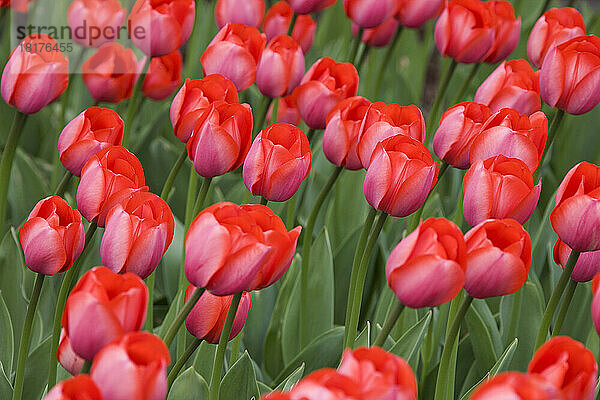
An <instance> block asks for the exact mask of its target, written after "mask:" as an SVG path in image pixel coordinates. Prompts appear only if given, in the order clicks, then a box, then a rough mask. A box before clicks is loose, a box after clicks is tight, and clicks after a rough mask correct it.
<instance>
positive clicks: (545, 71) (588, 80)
mask: <svg viewBox="0 0 600 400" xmlns="http://www.w3.org/2000/svg"><path fill="white" fill-rule="evenodd" d="M540 93H541V95H542V99H543V100H544V101H545V102H546V103H547V104H548V105H549V106H550V107H555V108H558V109H561V110H564V111H565V112H567V113H569V114H573V115H579V114H585V113H586V112H588V111H590V110H591V109H592V108H594V107H596V104H598V102H599V101H600V38H598V37H596V36H594V35H587V36H579V37H576V38H573V39H571V40H569V41H568V42H565V43H562V44H559V45H557V46H554V47H553V48H552V49H550V50H549V51H548V53H547V54H546V57H545V58H544V63H543V64H542V70H541V72H540Z"/></svg>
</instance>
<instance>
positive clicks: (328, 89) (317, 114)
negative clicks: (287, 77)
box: [294, 57, 358, 129]
mask: <svg viewBox="0 0 600 400" xmlns="http://www.w3.org/2000/svg"><path fill="white" fill-rule="evenodd" d="M357 90H358V72H356V68H355V67H354V65H352V64H350V63H338V62H336V61H334V60H333V59H331V58H329V57H323V58H320V59H319V60H317V61H316V62H315V63H314V64H313V65H312V66H311V67H310V69H309V70H308V71H307V72H306V74H304V77H303V78H302V81H301V82H300V86H298V87H297V88H296V90H294V96H295V97H296V103H297V106H298V111H299V112H300V116H301V117H302V119H303V120H304V122H306V124H307V125H308V126H309V128H312V129H324V128H325V122H326V119H327V114H329V112H330V111H331V110H332V109H333V107H335V106H336V105H337V104H338V103H339V102H340V101H342V100H344V99H347V98H348V97H352V96H356V91H357Z"/></svg>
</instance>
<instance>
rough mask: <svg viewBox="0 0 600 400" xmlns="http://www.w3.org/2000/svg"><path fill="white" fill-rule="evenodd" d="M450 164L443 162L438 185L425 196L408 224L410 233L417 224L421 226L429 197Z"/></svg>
mask: <svg viewBox="0 0 600 400" xmlns="http://www.w3.org/2000/svg"><path fill="white" fill-rule="evenodd" d="M449 166H450V164H448V163H447V162H445V161H442V162H441V166H440V172H439V173H438V182H437V183H436V185H435V186H434V187H432V188H431V190H430V191H429V193H428V194H427V197H426V198H425V201H424V202H423V204H422V205H421V207H419V209H418V210H417V211H415V212H414V214H413V215H412V217H411V219H410V223H409V224H408V227H407V232H408V233H411V232H412V231H414V230H415V229H417V226H419V224H420V223H421V216H422V215H423V210H424V209H425V206H426V205H427V200H429V198H430V197H431V195H432V194H433V192H434V191H435V189H436V188H437V187H438V186H439V185H438V183H439V181H440V179H442V176H444V174H445V173H446V171H447V170H448V167H449Z"/></svg>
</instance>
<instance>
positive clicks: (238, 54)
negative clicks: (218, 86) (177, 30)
mask: <svg viewBox="0 0 600 400" xmlns="http://www.w3.org/2000/svg"><path fill="white" fill-rule="evenodd" d="M266 42H267V39H266V36H265V34H264V33H260V32H259V31H258V29H256V28H255V27H253V26H246V25H242V24H227V25H225V26H224V27H223V28H221V30H220V31H219V33H217V35H216V36H215V37H214V38H213V40H212V41H211V42H210V43H209V45H208V48H207V49H206V50H205V51H204V53H203V54H202V57H200V62H201V63H202V68H204V73H205V74H206V75H210V74H221V75H223V76H225V77H226V78H228V79H231V81H232V82H233V83H234V84H235V87H236V88H237V90H239V91H242V90H244V89H247V88H249V87H250V86H251V85H252V84H253V83H254V81H255V80H256V66H257V65H258V62H259V60H260V56H261V54H262V52H263V49H264V48H265V43H266Z"/></svg>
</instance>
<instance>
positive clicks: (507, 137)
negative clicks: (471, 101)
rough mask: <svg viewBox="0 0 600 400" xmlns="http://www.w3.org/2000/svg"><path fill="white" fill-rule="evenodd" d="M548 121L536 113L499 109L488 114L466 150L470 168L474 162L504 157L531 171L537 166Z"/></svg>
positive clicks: (546, 136) (546, 132) (544, 143)
mask: <svg viewBox="0 0 600 400" xmlns="http://www.w3.org/2000/svg"><path fill="white" fill-rule="evenodd" d="M547 138H548V119H547V118H546V115H545V114H544V113H543V112H541V111H538V112H536V113H533V114H532V115H530V116H527V115H523V114H519V112H518V111H516V110H513V109H510V108H503V109H502V110H500V111H498V112H497V113H495V114H494V115H492V116H491V117H490V118H488V120H487V121H486V122H485V123H484V124H483V126H482V127H481V132H480V133H479V135H477V137H476V138H475V139H474V140H473V144H472V145H471V150H470V151H469V160H470V162H471V165H473V164H474V163H475V161H477V160H487V159H488V158H490V157H494V156H497V155H500V154H502V155H504V156H506V157H511V158H518V159H519V160H521V161H523V162H524V163H525V165H527V168H529V170H530V171H531V172H534V171H535V170H536V169H537V167H538V166H539V164H540V161H541V159H542V155H543V154H544V148H545V147H546V139H547Z"/></svg>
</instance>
